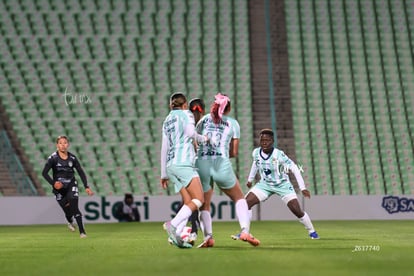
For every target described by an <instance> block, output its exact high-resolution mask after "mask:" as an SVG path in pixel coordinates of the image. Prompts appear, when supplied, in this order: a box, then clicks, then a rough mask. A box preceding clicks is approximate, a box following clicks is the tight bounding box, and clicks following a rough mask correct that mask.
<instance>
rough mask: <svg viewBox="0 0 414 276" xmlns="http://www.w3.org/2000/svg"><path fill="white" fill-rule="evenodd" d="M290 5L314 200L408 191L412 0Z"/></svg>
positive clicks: (298, 110)
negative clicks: (318, 196)
mask: <svg viewBox="0 0 414 276" xmlns="http://www.w3.org/2000/svg"><path fill="white" fill-rule="evenodd" d="M285 4H286V5H285V12H286V20H287V28H288V30H287V32H288V45H289V66H290V72H291V77H292V79H291V89H292V95H293V99H292V101H293V110H294V127H295V135H296V148H297V149H298V151H299V153H298V154H297V155H298V156H303V157H304V159H305V160H308V162H309V163H308V164H305V168H306V167H308V170H305V178H307V179H308V180H309V182H310V183H313V188H314V189H315V191H316V192H317V194H333V195H335V194H411V193H412V192H413V186H412V185H410V184H411V183H412V180H413V177H414V175H413V172H412V166H413V164H414V159H413V156H412V154H411V155H410V156H408V154H406V153H408V152H413V146H412V142H413V128H412V122H413V121H412V120H409V119H410V117H411V112H410V111H409V109H410V107H412V106H413V105H412V101H410V99H412V96H411V95H412V92H410V90H409V89H407V88H408V86H410V85H411V86H412V84H413V82H412V79H411V80H409V81H407V82H405V78H406V76H408V75H410V76H412V70H413V63H412V62H413V59H412V49H413V47H412V42H413V41H412V36H411V35H410V32H409V30H410V29H412V26H413V25H412V24H411V21H412V15H413V14H412V13H410V9H411V10H412V9H413V5H412V4H413V3H412V2H410V3H407V2H406V1H371V0H366V1H352V0H351V1H344V0H335V1H325V0H317V1H296V0H292V1H285ZM407 57H408V58H407ZM405 85H406V86H405ZM306 165H308V166H306Z"/></svg>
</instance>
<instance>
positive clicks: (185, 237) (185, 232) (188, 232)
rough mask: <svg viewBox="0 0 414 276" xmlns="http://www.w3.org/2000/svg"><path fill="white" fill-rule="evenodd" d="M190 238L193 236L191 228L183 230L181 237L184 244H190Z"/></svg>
mask: <svg viewBox="0 0 414 276" xmlns="http://www.w3.org/2000/svg"><path fill="white" fill-rule="evenodd" d="M190 236H191V227H188V226H185V227H184V228H183V231H182V232H181V235H180V237H181V239H182V240H183V241H184V242H189V241H190Z"/></svg>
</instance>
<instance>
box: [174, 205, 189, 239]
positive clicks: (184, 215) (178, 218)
mask: <svg viewBox="0 0 414 276" xmlns="http://www.w3.org/2000/svg"><path fill="white" fill-rule="evenodd" d="M192 213H193V212H192V211H191V209H190V207H188V206H187V205H183V207H181V209H180V211H178V213H177V214H176V215H175V217H174V218H173V219H172V220H171V225H172V226H174V227H175V228H176V229H177V233H181V232H182V231H183V228H184V225H185V224H184V225H183V224H182V223H183V222H184V223H187V221H188V218H189V217H190V216H191V214H192ZM181 226H182V228H181V229H179V227H181Z"/></svg>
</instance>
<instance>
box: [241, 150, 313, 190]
mask: <svg viewBox="0 0 414 276" xmlns="http://www.w3.org/2000/svg"><path fill="white" fill-rule="evenodd" d="M252 156H253V164H252V169H251V171H250V174H249V179H248V181H250V182H251V181H253V179H254V176H255V175H256V172H257V170H258V171H259V174H260V177H261V180H262V181H266V183H268V184H269V185H278V184H280V183H282V182H284V181H290V180H289V175H288V171H289V170H291V171H292V172H293V173H294V174H295V177H296V179H297V180H298V184H299V187H300V188H301V189H304V188H305V186H304V183H303V178H302V177H301V175H300V172H299V169H298V167H297V165H296V164H295V162H293V161H292V160H291V159H290V158H289V157H288V156H287V155H286V154H285V153H284V152H283V151H281V150H279V149H277V148H274V149H273V151H272V152H271V153H270V154H266V153H264V152H263V151H262V149H261V148H256V149H254V150H253V154H252ZM298 178H299V179H298Z"/></svg>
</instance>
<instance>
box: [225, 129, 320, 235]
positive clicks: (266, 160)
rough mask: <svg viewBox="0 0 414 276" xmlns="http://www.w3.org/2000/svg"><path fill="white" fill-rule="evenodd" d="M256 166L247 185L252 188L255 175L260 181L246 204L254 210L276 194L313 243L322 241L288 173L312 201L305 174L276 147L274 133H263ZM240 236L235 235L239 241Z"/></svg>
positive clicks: (256, 154) (249, 194)
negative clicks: (303, 227) (289, 173)
mask: <svg viewBox="0 0 414 276" xmlns="http://www.w3.org/2000/svg"><path fill="white" fill-rule="evenodd" d="M252 155H253V163H252V167H251V169H250V174H249V177H248V181H247V184H246V185H247V187H249V188H251V187H252V182H253V180H254V179H255V176H256V173H257V172H258V171H259V174H260V177H261V179H260V181H259V182H257V183H256V185H255V186H254V187H253V188H251V189H250V190H249V192H248V193H247V195H246V200H247V204H248V206H249V210H250V212H251V208H252V207H253V206H254V205H256V204H258V203H259V202H262V201H265V200H267V199H268V198H269V197H270V196H272V195H273V194H276V195H278V196H279V197H280V198H281V199H282V200H283V202H285V203H286V205H287V207H288V208H289V210H290V211H291V212H292V213H293V214H294V215H295V216H296V217H297V218H298V219H299V221H300V222H301V223H302V224H303V225H304V226H305V229H306V230H307V231H308V233H309V237H310V238H311V239H319V235H318V233H317V232H316V231H315V229H314V227H313V224H312V221H311V219H310V217H309V216H308V214H307V213H306V212H304V211H302V209H301V207H300V205H299V201H298V198H297V195H296V193H295V190H294V188H293V186H292V184H291V182H290V179H289V176H288V174H287V173H288V171H289V170H290V171H291V172H293V174H294V175H295V178H296V180H297V182H298V185H299V189H300V190H301V192H302V195H303V196H304V197H307V198H310V192H309V191H308V190H307V189H306V187H305V183H304V181H303V177H302V174H301V172H300V170H299V168H298V166H297V165H296V164H295V162H293V161H292V160H291V159H290V158H289V157H288V156H287V155H286V154H285V153H284V152H283V151H281V150H279V149H277V148H275V147H274V134H273V131H272V130H271V129H263V130H261V131H260V147H259V148H256V149H254V150H253V154H252ZM239 235H240V234H237V235H232V238H233V239H235V240H237V239H239Z"/></svg>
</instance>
